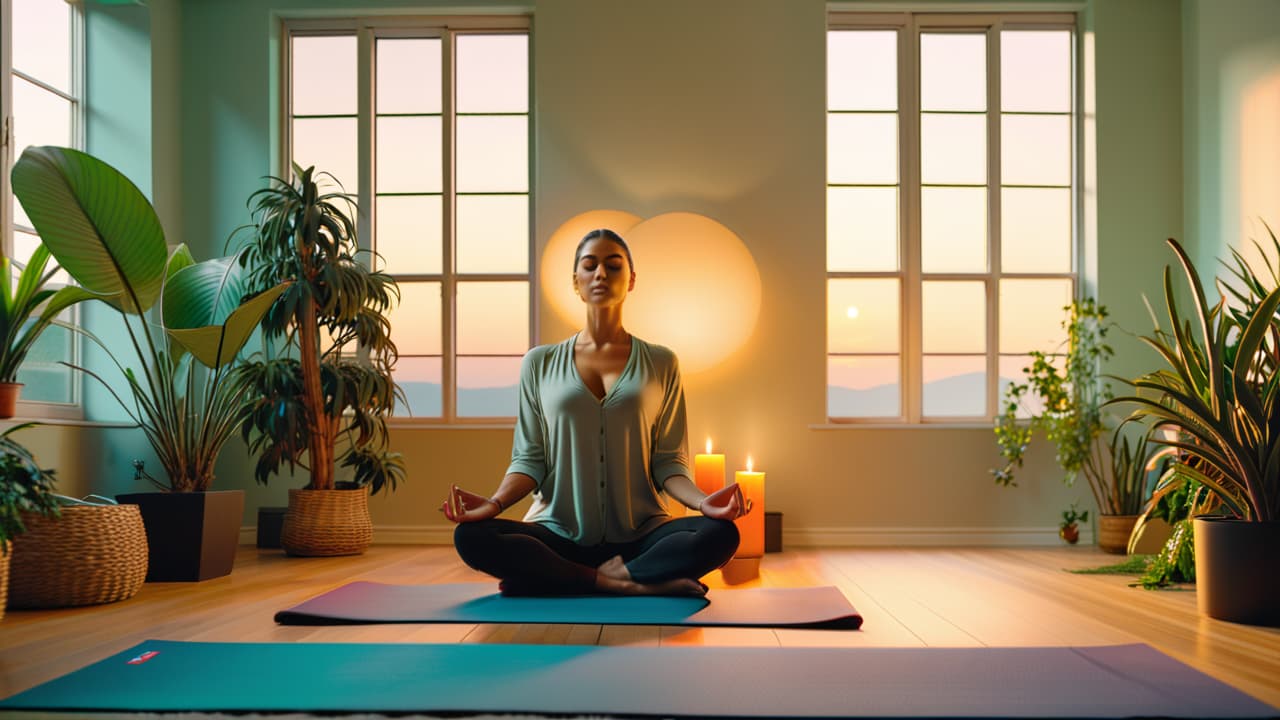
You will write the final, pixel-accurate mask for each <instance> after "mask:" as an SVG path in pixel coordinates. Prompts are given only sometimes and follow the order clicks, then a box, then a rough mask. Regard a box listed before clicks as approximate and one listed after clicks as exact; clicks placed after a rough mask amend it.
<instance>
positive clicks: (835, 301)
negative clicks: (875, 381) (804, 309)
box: [827, 278, 901, 353]
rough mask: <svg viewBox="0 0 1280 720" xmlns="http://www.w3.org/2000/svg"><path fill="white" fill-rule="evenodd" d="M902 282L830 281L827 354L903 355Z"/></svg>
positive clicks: (874, 280) (882, 279)
mask: <svg viewBox="0 0 1280 720" xmlns="http://www.w3.org/2000/svg"><path fill="white" fill-rule="evenodd" d="M899 297H900V295H899V292H898V279H897V278H867V279H845V278H832V279H830V280H827V351H828V352H832V353H897V352H900V351H901V350H900V342H901V341H900V337H901V329H900V328H899V322H898V304H899Z"/></svg>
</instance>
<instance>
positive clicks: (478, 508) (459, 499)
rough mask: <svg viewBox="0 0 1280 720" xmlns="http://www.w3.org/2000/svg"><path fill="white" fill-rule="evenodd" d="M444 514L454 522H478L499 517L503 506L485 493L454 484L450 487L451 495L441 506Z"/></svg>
mask: <svg viewBox="0 0 1280 720" xmlns="http://www.w3.org/2000/svg"><path fill="white" fill-rule="evenodd" d="M440 511H441V512H443V513H444V516H445V517H446V518H448V519H450V520H452V521H453V522H456V523H464V522H476V521H478V520H488V519H489V518H492V517H497V516H498V513H500V512H502V508H500V507H498V504H497V503H495V502H494V501H493V500H490V499H489V498H487V497H485V496H484V495H477V494H475V493H473V492H468V491H466V490H463V489H462V488H460V487H458V486H457V485H453V486H451V487H450V488H449V497H447V498H445V501H444V504H443V505H441V506H440Z"/></svg>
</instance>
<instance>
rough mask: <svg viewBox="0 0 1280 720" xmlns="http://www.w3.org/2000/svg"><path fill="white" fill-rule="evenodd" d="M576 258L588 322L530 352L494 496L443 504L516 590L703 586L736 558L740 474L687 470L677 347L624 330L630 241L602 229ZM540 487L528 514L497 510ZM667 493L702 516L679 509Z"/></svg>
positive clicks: (658, 591)
mask: <svg viewBox="0 0 1280 720" xmlns="http://www.w3.org/2000/svg"><path fill="white" fill-rule="evenodd" d="M573 267H574V271H573V284H574V289H575V290H576V291H577V293H578V295H579V297H581V298H582V300H583V302H585V303H586V306H587V320H586V327H584V328H583V329H582V330H581V331H580V332H579V333H577V334H576V335H575V336H574V337H571V338H569V339H567V340H565V341H563V342H560V343H557V344H555V345H540V346H538V347H535V348H533V349H532V350H530V351H529V352H528V353H527V354H525V356H524V362H523V363H522V364H521V367H520V388H519V394H520V399H519V404H520V407H519V411H518V415H517V417H516V429H515V438H514V441H513V443H512V450H511V465H510V466H509V467H508V468H507V473H506V476H505V477H503V479H502V482H501V484H500V485H499V486H498V489H497V491H496V492H494V493H493V495H491V496H485V495H479V494H476V493H473V492H468V491H466V490H463V489H461V488H459V487H458V486H456V485H454V486H453V488H452V489H451V491H450V493H449V497H448V498H447V499H446V500H445V502H444V504H443V506H442V507H441V510H442V511H443V512H444V514H445V517H447V518H449V519H450V520H452V521H455V522H457V523H458V527H457V529H456V530H455V532H454V536H453V537H454V545H455V546H456V547H457V550H458V554H459V555H460V556H461V557H462V559H463V561H465V562H466V563H467V564H468V565H470V566H471V567H473V568H475V569H476V570H480V571H482V572H486V573H489V574H490V575H493V576H495V577H497V578H498V579H499V580H500V581H501V582H500V583H499V587H500V588H501V590H502V592H503V593H505V594H511V595H549V594H559V595H577V594H585V593H596V592H603V593H618V594H628V595H642V594H651V595H703V594H705V593H706V591H707V587H706V585H703V584H702V583H701V582H699V581H698V578H700V577H702V576H703V575H705V574H707V573H708V572H711V571H712V570H714V569H716V568H718V567H720V566H722V565H724V564H725V563H726V562H728V561H729V559H730V558H731V557H732V556H733V553H734V551H735V550H737V548H738V529H737V527H736V526H735V525H734V524H733V519H734V518H736V517H738V516H739V515H745V514H746V513H747V512H748V511H749V510H750V505H745V504H744V502H743V498H742V492H741V491H740V490H739V489H738V487H737V485H736V484H733V485H729V486H727V487H725V488H724V489H722V490H719V491H717V492H715V493H712V494H711V495H705V494H703V493H702V492H701V491H700V490H698V488H697V486H695V485H694V484H693V481H692V480H690V479H689V477H690V472H689V453H688V431H687V429H686V427H685V407H684V388H683V386H682V385H681V382H680V369H679V366H678V363H677V361H676V356H675V354H674V353H672V352H671V351H670V350H669V349H667V348H665V347H662V346H661V345H653V344H650V343H647V342H645V341H643V340H641V339H640V338H637V337H633V336H632V335H631V334H630V333H628V332H627V331H626V330H625V329H623V327H622V305H623V303H624V302H625V301H626V299H627V294H628V293H629V292H630V291H631V290H632V289H633V288H634V287H635V281H636V275H635V271H634V264H633V263H632V260H631V250H630V249H629V248H628V247H627V244H626V242H625V241H623V239H622V238H621V237H620V236H618V234H617V233H614V232H613V231H612V230H593V231H592V232H590V233H588V234H587V236H586V237H584V238H583V239H582V242H580V243H579V244H578V249H577V252H576V254H575V255H574V261H573ZM529 493H534V503H533V507H532V508H531V509H530V510H529V513H528V514H527V515H526V516H525V519H524V521H523V522H520V521H516V520H505V519H501V518H499V517H498V515H499V514H500V513H501V512H502V511H503V510H505V509H506V508H509V507H511V506H512V505H513V504H515V503H516V502H518V501H519V500H520V499H521V498H523V497H524V496H525V495H528V494H529ZM668 496H669V497H672V498H675V499H676V500H678V501H679V502H680V503H682V504H684V505H685V506H687V507H689V508H693V509H697V510H699V511H701V513H702V514H701V515H700V516H687V517H681V518H673V517H672V516H671V514H670V513H669V512H668V511H667V506H666V503H667V500H666V498H667V497H668Z"/></svg>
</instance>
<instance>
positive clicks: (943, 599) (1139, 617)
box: [0, 546, 1280, 707]
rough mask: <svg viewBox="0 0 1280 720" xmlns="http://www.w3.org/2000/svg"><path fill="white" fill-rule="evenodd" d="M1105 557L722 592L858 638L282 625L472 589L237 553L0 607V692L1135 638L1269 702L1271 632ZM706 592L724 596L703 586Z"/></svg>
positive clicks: (1052, 557) (860, 574) (1058, 557)
mask: <svg viewBox="0 0 1280 720" xmlns="http://www.w3.org/2000/svg"><path fill="white" fill-rule="evenodd" d="M1116 560H1117V558H1116V557H1115V556H1112V555H1105V554H1103V553H1101V552H1098V551H1097V550H1094V549H1092V548H1082V547H1072V548H1068V547H1062V548H1037V549H993V548H981V549H957V548H950V549H880V548H861V549H841V550H801V551H794V552H785V553H779V554H771V555H767V556H766V557H765V558H764V561H763V562H762V563H761V565H760V570H759V574H758V576H757V577H755V578H754V579H751V580H748V581H745V582H740V583H738V584H736V585H733V587H761V586H762V587H796V586H806V585H824V584H825V585H835V586H837V587H839V588H840V589H841V590H843V591H844V593H845V595H846V596H847V597H848V598H849V600H850V601H851V602H852V603H853V605H854V607H856V608H857V609H858V610H859V611H860V612H861V613H862V615H863V617H864V618H865V623H864V625H863V629H862V630H860V631H857V632H839V631H821V630H772V629H763V628H703V629H686V628H676V627H640V626H614V625H606V626H599V625H369V626H346V627H282V626H277V625H276V624H274V623H273V622H272V615H273V613H275V611H277V610H280V609H283V608H286V607H289V606H291V605H294V604H296V603H298V602H300V601H302V600H305V599H307V598H309V597H312V596H314V595H317V594H319V593H322V592H325V591H327V590H330V589H332V588H334V587H337V586H339V585H342V584H343V583H346V582H349V581H352V580H374V581H380V582H393V583H440V582H466V581H471V580H483V579H485V577H484V576H482V575H480V574H479V573H476V572H474V571H472V570H470V569H468V568H467V567H465V566H464V565H463V564H462V563H461V562H460V561H459V560H458V559H457V556H456V555H455V554H454V552H453V550H452V548H450V547H441V546H374V547H372V548H371V549H370V550H369V552H368V553H367V554H366V555H363V556H360V557H353V558H324V559H301V558H287V557H285V556H284V555H283V554H281V552H280V551H278V550H257V549H255V548H250V547H245V548H242V549H241V552H240V554H239V556H238V557H237V559H236V566H235V570H234V571H233V572H232V573H231V575H229V576H227V577H224V578H219V579H216V580H209V581H205V582H203V583H167V584H159V583H155V584H147V585H144V586H143V588H142V590H141V591H140V592H139V593H138V594H137V595H136V596H135V597H134V598H132V599H130V600H127V601H124V602H119V603H114V604H110V605H100V606H95V607H84V608H71V609H63V610H45V611H15V610H10V611H8V612H7V613H6V614H5V616H4V619H3V621H0V697H7V696H8V695H11V694H13V693H16V692H19V691H21V690H24V689H26V688H29V687H31V686H33V685H36V684H38V683H41V682H44V681H46V680H49V679H51V678H54V677H57V676H59V675H62V674H64V673H67V672H69V671H71V670H75V669H76V668H79V667H82V666H84V665H87V664H89V663H92V662H95V661H97V660H101V659H102V658H104V657H107V656H109V655H111V654H114V653H116V652H119V651H121V650H123V649H125V648H128V647H130V646H132V645H135V644H137V643H139V642H141V641H142V640H145V639H150V638H155V639H166V640H203V641H243V642H378V643H454V642H468V643H476V642H487V643H564V644H600V645H627V644H631V645H717V646H744V645H745V646H787V647H799V646H846V647H886V646H887V647H921V646H931V647H946V646H951V647H954V646H967V647H977V646H1006V647H1007V646H1042V645H1059V646H1061V645H1106V644H1118V643H1134V642H1143V643H1148V644H1150V645H1152V646H1154V647H1156V648H1158V649H1159V650H1161V651H1163V652H1165V653H1166V654H1168V655H1170V656H1172V657H1174V658H1177V659H1178V660H1181V661H1182V662H1184V663H1187V664H1188V665H1191V666H1193V667H1196V668H1198V669H1200V670H1202V671H1203V672H1205V673H1207V674H1209V675H1212V676H1213V677H1216V678H1218V679H1220V680H1222V681H1224V682H1226V683H1228V684H1230V685H1233V686H1235V687H1237V688H1239V689H1241V690H1243V691H1245V692H1247V693H1249V694H1251V695H1253V696H1254V697H1256V698H1258V699H1260V700H1262V701H1264V702H1267V703H1270V704H1271V705H1275V706H1277V707H1280V629H1274V628H1256V627H1247V626H1242V625H1234V624H1231V623H1225V622H1221V621H1217V620H1211V619H1208V618H1204V617H1201V616H1199V615H1198V614H1197V612H1196V597H1195V591H1194V589H1192V588H1187V589H1182V590H1173V591H1155V592H1152V591H1145V590H1142V589H1139V588H1130V587H1128V586H1127V582H1129V580H1130V578H1128V577H1126V576H1113V575H1077V574H1072V573H1068V572H1064V569H1072V568H1087V567H1096V566H1099V565H1105V564H1110V563H1113V562H1116ZM706 581H707V582H708V584H709V585H711V587H712V592H713V593H714V592H715V591H716V589H718V588H724V587H729V585H728V584H727V583H726V580H725V577H723V576H722V575H721V573H719V572H717V573H714V574H713V575H712V576H710V577H708V578H706Z"/></svg>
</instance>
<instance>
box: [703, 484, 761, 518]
mask: <svg viewBox="0 0 1280 720" xmlns="http://www.w3.org/2000/svg"><path fill="white" fill-rule="evenodd" d="M698 510H699V512H701V513H702V514H703V515H705V516H707V517H709V518H715V519H717V520H733V519H734V518H740V517H742V516H743V515H746V514H747V513H749V512H751V501H750V500H748V499H746V498H744V497H742V488H741V487H739V486H738V483H732V484H730V485H725V486H724V487H723V488H721V489H719V490H717V491H715V492H713V493H711V494H710V495H708V496H707V497H706V498H705V499H703V501H702V504H701V505H699V506H698Z"/></svg>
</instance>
